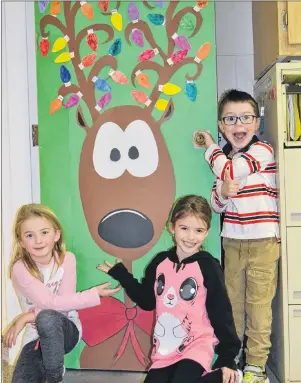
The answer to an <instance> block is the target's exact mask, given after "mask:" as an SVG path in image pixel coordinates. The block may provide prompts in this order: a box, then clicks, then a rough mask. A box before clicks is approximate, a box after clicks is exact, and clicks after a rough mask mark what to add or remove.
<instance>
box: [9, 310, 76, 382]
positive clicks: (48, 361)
mask: <svg viewBox="0 0 301 383" xmlns="http://www.w3.org/2000/svg"><path fill="white" fill-rule="evenodd" d="M35 324H36V327H37V331H38V334H39V337H40V345H39V348H38V349H37V350H35V345H36V343H37V341H36V340H34V341H32V342H30V343H28V344H26V345H25V346H24V347H23V349H22V351H21V354H20V356H19V359H18V361H17V364H16V367H15V370H14V374H13V378H12V383H44V382H45V381H47V383H58V382H61V381H62V379H63V372H64V355H65V354H68V352H70V351H71V350H72V349H73V348H74V347H75V346H76V344H77V342H78V338H79V333H78V329H77V327H76V326H75V324H74V323H73V322H72V321H70V319H68V318H67V317H66V316H65V315H63V314H61V313H60V312H58V311H54V310H43V311H41V312H40V313H39V314H38V315H37V318H36V322H35Z"/></svg>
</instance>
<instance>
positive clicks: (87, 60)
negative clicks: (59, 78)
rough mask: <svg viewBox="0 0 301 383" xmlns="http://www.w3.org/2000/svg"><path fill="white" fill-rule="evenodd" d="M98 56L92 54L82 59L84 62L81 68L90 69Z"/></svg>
mask: <svg viewBox="0 0 301 383" xmlns="http://www.w3.org/2000/svg"><path fill="white" fill-rule="evenodd" d="M96 56H97V54H96V53H92V54H91V55H88V56H85V57H84V58H83V59H82V62H81V63H80V64H79V68H80V69H84V68H88V67H89V66H91V65H92V64H93V63H94V61H95V59H96Z"/></svg>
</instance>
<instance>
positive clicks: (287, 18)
mask: <svg viewBox="0 0 301 383" xmlns="http://www.w3.org/2000/svg"><path fill="white" fill-rule="evenodd" d="M300 19H301V2H300V1H288V2H286V1H281V2H278V34H279V55H280V56H301V29H300V22H301V21H300ZM286 23H287V25H286Z"/></svg>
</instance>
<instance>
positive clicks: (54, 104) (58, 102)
mask: <svg viewBox="0 0 301 383" xmlns="http://www.w3.org/2000/svg"><path fill="white" fill-rule="evenodd" d="M62 105H63V96H58V97H57V98H56V99H54V100H53V101H51V104H50V111H49V113H50V114H54V113H55V112H57V111H58V110H59V109H60V108H61V107H62Z"/></svg>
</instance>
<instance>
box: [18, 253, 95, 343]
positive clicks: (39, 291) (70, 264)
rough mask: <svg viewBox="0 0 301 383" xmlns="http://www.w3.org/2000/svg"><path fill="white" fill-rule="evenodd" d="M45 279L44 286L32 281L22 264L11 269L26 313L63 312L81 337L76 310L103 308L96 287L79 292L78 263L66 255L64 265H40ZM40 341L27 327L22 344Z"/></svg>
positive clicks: (70, 254) (35, 280) (69, 254)
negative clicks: (98, 306)
mask: <svg viewBox="0 0 301 383" xmlns="http://www.w3.org/2000/svg"><path fill="white" fill-rule="evenodd" d="M38 267H39V270H40V271H41V273H42V274H43V276H44V282H42V281H40V280H38V279H37V278H35V277H33V276H32V275H31V274H30V272H29V271H28V270H27V268H26V266H25V265H24V263H23V261H21V260H20V261H18V262H16V263H15V265H14V266H13V269H12V282H13V285H14V288H15V289H16V291H17V295H18V297H19V300H20V305H21V308H22V311H23V312H35V314H36V315H37V314H38V313H39V312H40V311H41V310H45V309H52V310H57V311H61V312H63V313H64V314H66V315H67V316H68V317H69V319H70V320H72V321H73V322H74V324H75V325H76V326H77V328H78V330H79V334H80V336H81V333H82V331H81V323H80V320H79V317H78V314H77V312H76V310H79V309H83V308H87V307H93V306H97V305H99V304H100V298H99V295H98V292H97V289H96V288H95V287H93V288H91V289H89V290H86V291H83V292H78V293H77V292H76V259H75V256H74V255H73V254H72V253H70V252H66V255H65V258H64V261H63V263H62V265H60V266H59V267H57V265H56V264H55V263H54V259H52V261H51V262H50V263H49V265H46V266H43V265H38ZM37 338H38V333H37V331H36V328H35V326H33V325H31V324H28V325H27V326H26V330H25V334H24V338H23V344H24V345H25V344H27V343H29V342H31V341H32V340H35V339H37Z"/></svg>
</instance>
